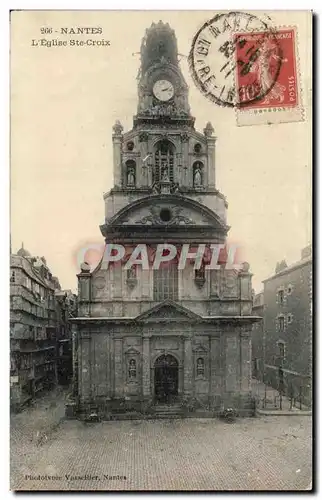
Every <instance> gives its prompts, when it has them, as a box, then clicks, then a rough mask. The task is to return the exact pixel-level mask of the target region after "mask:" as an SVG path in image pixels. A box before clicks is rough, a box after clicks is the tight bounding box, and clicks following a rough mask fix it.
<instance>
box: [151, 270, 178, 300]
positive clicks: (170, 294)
mask: <svg viewBox="0 0 322 500" xmlns="http://www.w3.org/2000/svg"><path fill="white" fill-rule="evenodd" d="M153 297H154V300H156V301H160V300H165V299H172V300H178V269H177V265H174V264H173V265H168V266H166V267H164V268H160V269H155V270H154V271H153Z"/></svg>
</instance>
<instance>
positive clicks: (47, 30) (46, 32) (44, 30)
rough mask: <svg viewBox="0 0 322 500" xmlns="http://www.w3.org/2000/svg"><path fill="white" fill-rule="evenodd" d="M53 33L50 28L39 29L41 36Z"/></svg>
mask: <svg viewBox="0 0 322 500" xmlns="http://www.w3.org/2000/svg"><path fill="white" fill-rule="evenodd" d="M52 32H53V29H52V28H40V33H41V34H42V35H50V33H52Z"/></svg>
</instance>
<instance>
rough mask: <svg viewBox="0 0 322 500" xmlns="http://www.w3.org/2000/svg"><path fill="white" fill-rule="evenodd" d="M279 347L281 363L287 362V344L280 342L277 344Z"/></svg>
mask: <svg viewBox="0 0 322 500" xmlns="http://www.w3.org/2000/svg"><path fill="white" fill-rule="evenodd" d="M277 347H278V355H279V358H280V360H281V361H284V360H285V343H284V342H278V343H277Z"/></svg>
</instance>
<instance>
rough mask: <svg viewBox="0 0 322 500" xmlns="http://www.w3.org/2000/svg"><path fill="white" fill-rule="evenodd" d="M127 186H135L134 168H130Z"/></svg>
mask: <svg viewBox="0 0 322 500" xmlns="http://www.w3.org/2000/svg"><path fill="white" fill-rule="evenodd" d="M127 185H128V186H135V175H134V169H133V168H132V167H131V168H129V169H128V172H127Z"/></svg>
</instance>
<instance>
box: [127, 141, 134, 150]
mask: <svg viewBox="0 0 322 500" xmlns="http://www.w3.org/2000/svg"><path fill="white" fill-rule="evenodd" d="M126 149H127V150H128V151H133V149H134V142H133V141H129V142H128V143H127V144H126Z"/></svg>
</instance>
